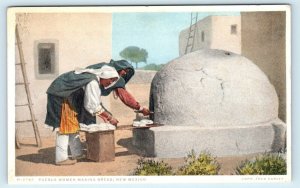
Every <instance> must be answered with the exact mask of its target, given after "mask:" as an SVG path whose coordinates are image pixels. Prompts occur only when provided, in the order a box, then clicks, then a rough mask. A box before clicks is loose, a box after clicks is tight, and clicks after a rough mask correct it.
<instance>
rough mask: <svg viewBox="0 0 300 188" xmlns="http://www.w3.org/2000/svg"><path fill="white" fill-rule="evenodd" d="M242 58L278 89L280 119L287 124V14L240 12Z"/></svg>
mask: <svg viewBox="0 0 300 188" xmlns="http://www.w3.org/2000/svg"><path fill="white" fill-rule="evenodd" d="M241 25H242V29H241V32H242V45H241V48H242V55H243V56H245V57H247V58H248V59H250V60H251V61H253V62H254V63H255V64H256V65H257V66H258V67H259V68H260V69H261V70H262V71H263V72H264V73H265V74H266V75H267V76H268V78H269V80H270V82H271V83H272V84H273V85H274V86H275V89H276V92H277V95H278V98H279V118H280V119H281V120H283V121H286V108H287V107H286V55H287V54H286V51H285V50H286V38H285V36H286V27H285V25H286V14H285V12H270V11H269V12H241Z"/></svg>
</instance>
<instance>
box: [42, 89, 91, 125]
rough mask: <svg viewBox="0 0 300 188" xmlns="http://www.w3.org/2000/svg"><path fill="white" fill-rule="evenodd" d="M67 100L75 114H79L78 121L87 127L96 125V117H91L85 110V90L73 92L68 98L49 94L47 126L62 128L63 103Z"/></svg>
mask: <svg viewBox="0 0 300 188" xmlns="http://www.w3.org/2000/svg"><path fill="white" fill-rule="evenodd" d="M65 99H67V100H68V102H69V104H70V105H71V107H72V108H74V110H75V112H77V113H78V115H77V119H78V122H79V123H84V124H86V125H89V124H94V123H96V117H95V116H93V115H91V114H90V113H89V112H87V111H86V109H85V108H84V106H83V99H84V91H83V89H79V90H77V91H75V92H73V93H72V95H70V96H69V97H68V98H62V97H57V96H54V95H51V94H48V100H47V115H46V120H45V124H47V125H49V126H51V127H53V129H55V128H58V127H59V126H60V119H61V109H62V103H63V101H64V100H65Z"/></svg>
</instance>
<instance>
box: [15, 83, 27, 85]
mask: <svg viewBox="0 0 300 188" xmlns="http://www.w3.org/2000/svg"><path fill="white" fill-rule="evenodd" d="M26 84H27V85H29V83H16V85H26Z"/></svg>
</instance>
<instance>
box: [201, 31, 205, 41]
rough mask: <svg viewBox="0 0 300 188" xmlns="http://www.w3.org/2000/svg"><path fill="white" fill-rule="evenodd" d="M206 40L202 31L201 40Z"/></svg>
mask: <svg viewBox="0 0 300 188" xmlns="http://www.w3.org/2000/svg"><path fill="white" fill-rule="evenodd" d="M204 40H205V35H204V31H201V41H202V42H204Z"/></svg>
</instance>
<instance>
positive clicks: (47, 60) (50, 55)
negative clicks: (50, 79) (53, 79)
mask: <svg viewBox="0 0 300 188" xmlns="http://www.w3.org/2000/svg"><path fill="white" fill-rule="evenodd" d="M38 67H39V74H51V73H54V69H55V45H54V43H39V44H38Z"/></svg>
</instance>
